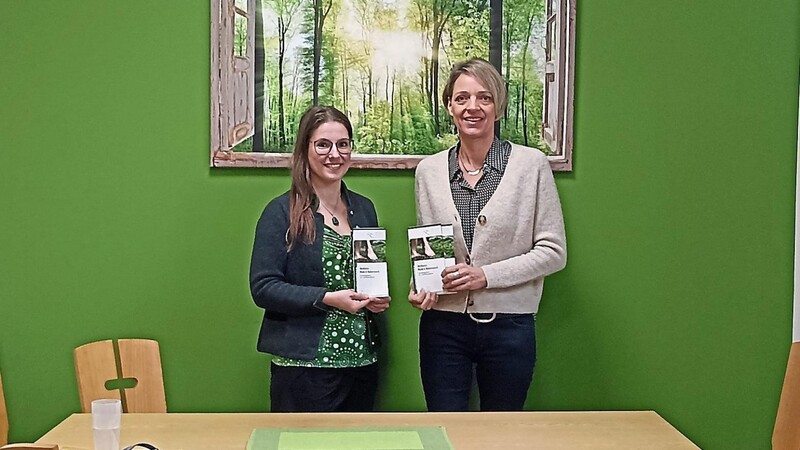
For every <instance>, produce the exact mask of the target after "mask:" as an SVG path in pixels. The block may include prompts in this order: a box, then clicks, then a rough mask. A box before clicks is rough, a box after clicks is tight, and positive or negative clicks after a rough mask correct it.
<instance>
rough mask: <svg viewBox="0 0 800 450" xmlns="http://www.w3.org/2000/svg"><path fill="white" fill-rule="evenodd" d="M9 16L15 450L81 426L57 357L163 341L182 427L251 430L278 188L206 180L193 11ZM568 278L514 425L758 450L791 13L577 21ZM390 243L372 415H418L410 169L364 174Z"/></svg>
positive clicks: (4, 296) (771, 372)
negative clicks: (647, 430)
mask: <svg viewBox="0 0 800 450" xmlns="http://www.w3.org/2000/svg"><path fill="white" fill-rule="evenodd" d="M29 3H30V4H28V3H24V2H23V3H20V2H11V1H3V2H0V30H2V32H0V149H2V152H1V153H0V155H2V161H0V368H2V373H3V381H4V384H5V387H6V394H7V399H8V408H9V415H10V418H11V436H10V437H11V439H12V441H22V440H32V439H36V438H37V437H38V436H40V435H41V434H42V433H44V432H45V431H46V430H48V429H49V428H50V427H52V426H53V425H55V424H56V423H58V422H59V421H60V420H61V419H63V418H64V417H65V416H66V415H68V414H69V413H72V412H75V411H77V410H78V409H79V403H78V397H77V393H76V385H75V380H74V372H73V366H72V349H73V348H74V347H76V346H78V345H80V344H83V343H86V342H89V341H92V340H97V339H105V338H111V337H114V338H116V337H151V338H155V339H158V340H159V341H160V343H161V346H162V356H163V365H164V371H165V378H166V385H167V401H168V404H169V408H170V410H172V411H176V412H183V411H263V410H265V409H266V407H267V404H268V399H267V358H266V357H265V356H264V355H261V354H258V353H257V352H256V351H255V340H256V333H257V330H258V326H259V323H260V313H259V309H258V308H256V307H255V306H254V305H253V304H252V302H251V300H250V297H249V293H248V287H247V269H248V263H249V253H250V246H251V243H252V234H253V229H254V225H255V221H256V219H257V217H258V215H259V214H260V212H261V209H262V208H263V206H264V204H265V203H266V201H267V200H269V199H270V198H271V197H273V196H275V195H277V194H278V193H280V192H282V191H283V190H285V189H286V188H287V186H288V183H289V179H288V177H287V172H286V171H284V170H211V169H209V168H208V167H207V162H208V154H207V153H208V146H209V145H208V142H209V137H208V136H209V106H208V102H209V94H208V91H209V87H208V86H209V75H208V73H209V49H208V41H209V31H208V29H209V27H208V17H209V7H208V4H207V3H208V2H207V1H199V0H198V1H191V2H190V1H186V0H184V1H168V2H162V1H159V2H156V1H152V0H146V1H145V0H142V1H135V2H134V1H127V2H120V1H99V0H86V1H82V2H65V1H55V0H40V1H37V2H29ZM579 8H580V9H579V11H578V51H577V58H576V59H577V76H576V86H577V87H576V91H577V93H576V106H575V110H576V118H575V129H576V134H575V170H574V172H572V173H562V174H558V176H557V182H558V187H559V190H560V193H561V198H562V202H563V206H564V214H565V218H566V223H567V233H568V239H569V263H568V266H567V269H565V270H564V271H563V272H561V273H559V274H557V275H554V276H552V277H550V278H549V279H548V282H547V283H546V289H545V298H544V301H543V304H542V307H541V311H540V313H541V314H540V318H539V322H538V323H539V330H538V338H539V362H538V368H537V372H536V376H535V380H534V383H533V387H532V390H531V395H530V401H529V403H528V406H529V407H530V408H531V409H541V410H581V409H590V410H593V409H654V410H656V411H657V412H659V413H660V414H661V415H662V416H663V417H665V418H666V419H667V420H669V421H670V422H671V423H672V424H674V425H675V426H676V427H677V428H678V429H679V430H681V431H682V432H683V433H685V434H686V435H687V436H688V437H690V438H691V439H692V440H693V441H695V442H696V443H697V444H698V445H700V446H701V447H703V448H710V449H732V448H743V449H757V448H769V441H770V436H771V433H772V425H773V422H774V415H775V411H776V408H777V403H778V398H779V393H780V388H781V383H782V379H783V373H784V368H785V363H786V358H787V355H788V348H789V341H790V337H791V329H790V328H791V304H792V261H793V224H794V181H795V153H796V133H797V98H798V96H797V93H798V92H797V88H798V61H799V56H800V45H799V40H800V32H798V28H799V25H800V8H799V7H798V3H797V2H796V1H795V0H777V1H774V2H761V3H759V4H758V5H755V4H754V3H753V2H750V1H745V0H729V1H726V2H721V1H718V2H714V1H710V0H705V1H691V2H690V1H686V0H683V1H672V2H644V1H637V2H633V1H624V0H606V1H586V2H580V5H579ZM348 179H349V180H350V181H349V182H350V185H351V186H352V187H353V188H355V189H356V190H359V191H361V192H364V193H366V194H368V195H369V196H371V197H372V198H373V199H374V201H375V203H376V206H377V208H378V213H379V216H380V218H381V221H382V223H383V225H385V226H386V227H387V228H388V230H389V232H390V241H389V246H390V248H391V253H390V260H391V261H392V262H393V266H392V274H391V288H392V293H393V296H394V299H395V303H394V305H393V306H392V308H391V310H390V311H389V313H388V316H389V328H390V329H389V341H390V345H389V346H388V349H387V352H386V355H385V356H387V360H386V361H387V364H386V370H385V374H384V383H383V385H382V389H381V393H380V397H381V401H380V409H382V410H420V409H423V408H424V402H423V397H422V393H421V388H420V382H419V377H418V369H417V363H418V361H417V354H416V345H417V340H416V321H417V313H416V311H415V310H413V309H412V308H411V307H410V306H408V304H407V303H406V302H405V300H404V299H405V296H406V294H407V292H406V286H407V280H408V276H409V268H408V266H407V264H406V262H405V261H406V254H405V251H406V250H405V249H406V247H405V245H404V238H403V235H404V231H405V227H406V226H408V225H410V224H411V223H412V221H413V220H414V219H413V217H414V214H413V208H414V204H413V174H412V173H411V172H383V171H358V170H354V171H352V172H351V174H350V175H349V176H348Z"/></svg>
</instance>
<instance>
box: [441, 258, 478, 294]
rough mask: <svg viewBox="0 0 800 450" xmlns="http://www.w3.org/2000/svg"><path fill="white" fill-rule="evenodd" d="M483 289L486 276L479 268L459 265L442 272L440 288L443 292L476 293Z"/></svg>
mask: <svg viewBox="0 0 800 450" xmlns="http://www.w3.org/2000/svg"><path fill="white" fill-rule="evenodd" d="M485 287H486V274H484V273H483V269H481V268H480V267H472V266H470V265H467V264H464V263H459V264H456V265H455V266H450V267H445V269H444V270H443V271H442V288H443V289H444V290H445V291H448V292H458V291H476V290H478V289H483V288H485Z"/></svg>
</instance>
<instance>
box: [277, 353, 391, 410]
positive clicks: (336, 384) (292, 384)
mask: <svg viewBox="0 0 800 450" xmlns="http://www.w3.org/2000/svg"><path fill="white" fill-rule="evenodd" d="M270 371H271V374H272V381H271V383H270V388H269V394H270V401H271V409H272V412H369V411H372V410H373V408H374V406H375V393H376V392H377V390H378V364H370V365H369V366H364V367H347V368H335V369H329V368H322V367H294V366H279V365H277V364H272V367H271V370H270Z"/></svg>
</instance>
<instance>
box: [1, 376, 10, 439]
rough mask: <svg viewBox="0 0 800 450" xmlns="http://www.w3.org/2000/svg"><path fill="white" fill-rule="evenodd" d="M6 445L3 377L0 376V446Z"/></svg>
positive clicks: (6, 414)
mask: <svg viewBox="0 0 800 450" xmlns="http://www.w3.org/2000/svg"><path fill="white" fill-rule="evenodd" d="M6 444H8V410H7V409H6V396H5V394H3V377H2V375H0V445H6Z"/></svg>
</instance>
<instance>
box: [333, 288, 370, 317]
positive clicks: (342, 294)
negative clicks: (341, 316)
mask: <svg viewBox="0 0 800 450" xmlns="http://www.w3.org/2000/svg"><path fill="white" fill-rule="evenodd" d="M369 302H370V300H369V295H367V294H359V293H358V292H356V291H354V290H352V289H342V290H341V291H333V292H326V293H325V297H323V298H322V303H324V304H326V305H328V306H331V307H333V308H337V309H341V310H342V311H347V312H349V313H350V314H355V313H357V312H358V311H360V310H361V309H362V308H364V307H365V306H367V305H369Z"/></svg>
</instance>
